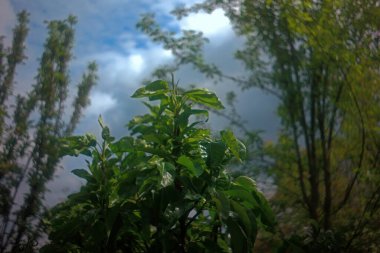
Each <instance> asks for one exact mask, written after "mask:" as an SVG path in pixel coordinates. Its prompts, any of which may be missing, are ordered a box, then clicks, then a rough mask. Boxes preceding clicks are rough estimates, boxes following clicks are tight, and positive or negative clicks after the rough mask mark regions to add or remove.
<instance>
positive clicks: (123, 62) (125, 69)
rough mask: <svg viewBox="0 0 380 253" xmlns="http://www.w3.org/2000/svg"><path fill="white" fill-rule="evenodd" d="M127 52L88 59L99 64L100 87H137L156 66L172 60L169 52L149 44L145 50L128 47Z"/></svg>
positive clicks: (109, 52) (104, 53)
mask: <svg viewBox="0 0 380 253" xmlns="http://www.w3.org/2000/svg"><path fill="white" fill-rule="evenodd" d="M132 44H133V43H132ZM128 51H129V53H126V52H122V51H105V52H102V53H98V54H96V55H94V56H90V57H89V58H92V59H95V60H96V61H97V62H98V63H99V66H100V67H99V69H100V75H99V76H100V78H101V80H100V81H99V84H100V85H107V86H108V87H109V86H110V85H111V86H112V85H120V84H123V85H126V86H128V87H137V86H138V85H139V82H141V80H142V79H143V78H145V77H147V76H149V74H150V73H151V71H153V70H154V69H155V68H156V67H157V66H159V65H160V64H163V63H165V62H168V61H170V60H171V59H172V55H171V53H170V51H168V50H164V49H162V48H161V47H160V46H159V45H153V44H150V45H148V47H147V48H136V47H134V48H132V47H130V46H128ZM99 88H104V87H99ZM108 89H109V88H108Z"/></svg>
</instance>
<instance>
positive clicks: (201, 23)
mask: <svg viewBox="0 0 380 253" xmlns="http://www.w3.org/2000/svg"><path fill="white" fill-rule="evenodd" d="M179 24H180V26H181V28H182V29H186V30H196V31H201V32H203V34H204V35H205V36H206V37H209V38H213V37H221V36H225V35H227V34H231V32H232V28H231V23H230V21H229V19H228V18H227V17H226V16H225V12H224V11H223V10H222V9H217V10H215V11H213V12H212V13H211V14H208V13H202V12H201V13H195V14H190V15H189V16H187V17H185V18H183V19H182V20H181V21H180V22H179Z"/></svg>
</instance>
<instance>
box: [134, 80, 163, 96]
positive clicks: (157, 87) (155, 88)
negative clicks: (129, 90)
mask: <svg viewBox="0 0 380 253" xmlns="http://www.w3.org/2000/svg"><path fill="white" fill-rule="evenodd" d="M168 90H169V85H168V83H167V82H165V81H163V80H157V81H154V82H152V83H150V84H148V85H146V86H145V87H142V88H140V89H138V90H137V91H136V92H135V93H133V95H132V97H133V98H143V97H149V98H150V100H157V99H162V98H163V97H164V96H162V95H163V94H165V93H166V92H167V91H168Z"/></svg>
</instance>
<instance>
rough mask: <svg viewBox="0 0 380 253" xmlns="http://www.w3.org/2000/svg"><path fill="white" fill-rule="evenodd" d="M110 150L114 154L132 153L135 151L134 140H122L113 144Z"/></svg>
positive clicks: (127, 138)
mask: <svg viewBox="0 0 380 253" xmlns="http://www.w3.org/2000/svg"><path fill="white" fill-rule="evenodd" d="M110 148H111V150H112V152H114V153H125V152H132V151H133V150H134V140H133V138H132V137H130V136H125V137H123V138H121V139H120V140H118V141H116V142H114V143H112V144H111V145H110Z"/></svg>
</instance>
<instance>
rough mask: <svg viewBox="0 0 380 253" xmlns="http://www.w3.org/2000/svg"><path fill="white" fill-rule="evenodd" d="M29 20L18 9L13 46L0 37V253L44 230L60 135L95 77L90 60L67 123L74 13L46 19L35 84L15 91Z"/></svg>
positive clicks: (29, 242) (71, 124) (68, 129)
mask: <svg viewBox="0 0 380 253" xmlns="http://www.w3.org/2000/svg"><path fill="white" fill-rule="evenodd" d="M28 18H29V14H28V13H27V12H25V11H23V12H21V13H19V15H18V24H17V26H16V27H15V28H14V30H13V41H12V45H11V47H10V48H5V47H4V45H3V41H2V40H0V252H19V251H20V250H22V249H24V250H30V248H31V247H33V246H35V243H36V240H37V239H38V238H39V237H40V236H41V234H42V233H43V231H44V227H43V223H42V220H41V218H42V215H43V213H44V212H45V207H44V204H43V198H44V193H45V192H46V188H45V185H46V183H47V182H48V181H49V180H50V179H51V178H52V176H53V174H54V172H55V169H56V167H57V164H58V163H59V149H58V139H59V138H61V137H63V136H67V135H70V134H71V133H72V131H73V130H74V128H75V126H76V125H77V123H78V121H79V118H80V116H81V111H82V109H83V108H84V107H85V106H86V105H87V104H88V102H89V101H88V95H89V92H90V90H91V87H92V86H93V85H94V84H95V81H96V78H97V77H96V65H95V63H91V64H89V65H88V70H87V73H86V74H84V75H83V81H82V82H81V83H80V84H79V85H78V95H77V97H76V99H75V100H74V101H73V110H72V111H71V112H70V113H72V115H71V118H70V119H69V120H68V122H67V123H65V119H64V112H65V104H66V103H65V102H66V100H67V94H68V89H69V74H68V68H69V64H68V63H69V61H70V59H71V58H72V55H71V49H72V47H73V40H74V29H73V26H74V24H75V22H76V20H75V18H74V17H72V16H70V17H68V18H67V19H66V20H63V21H50V22H47V28H48V31H49V34H48V37H47V39H46V42H45V45H44V51H43V54H42V57H41V59H40V66H39V69H38V73H37V76H36V78H35V83H34V85H33V86H32V88H31V89H30V91H29V92H28V93H27V94H14V92H13V91H14V81H15V74H16V68H17V66H18V65H20V64H21V63H23V61H24V59H25V58H26V56H25V55H24V51H25V46H24V44H25V39H26V37H27V33H28V28H27V25H28ZM21 85H25V84H23V83H21ZM25 87H26V86H25ZM26 248H27V249H26Z"/></svg>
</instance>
